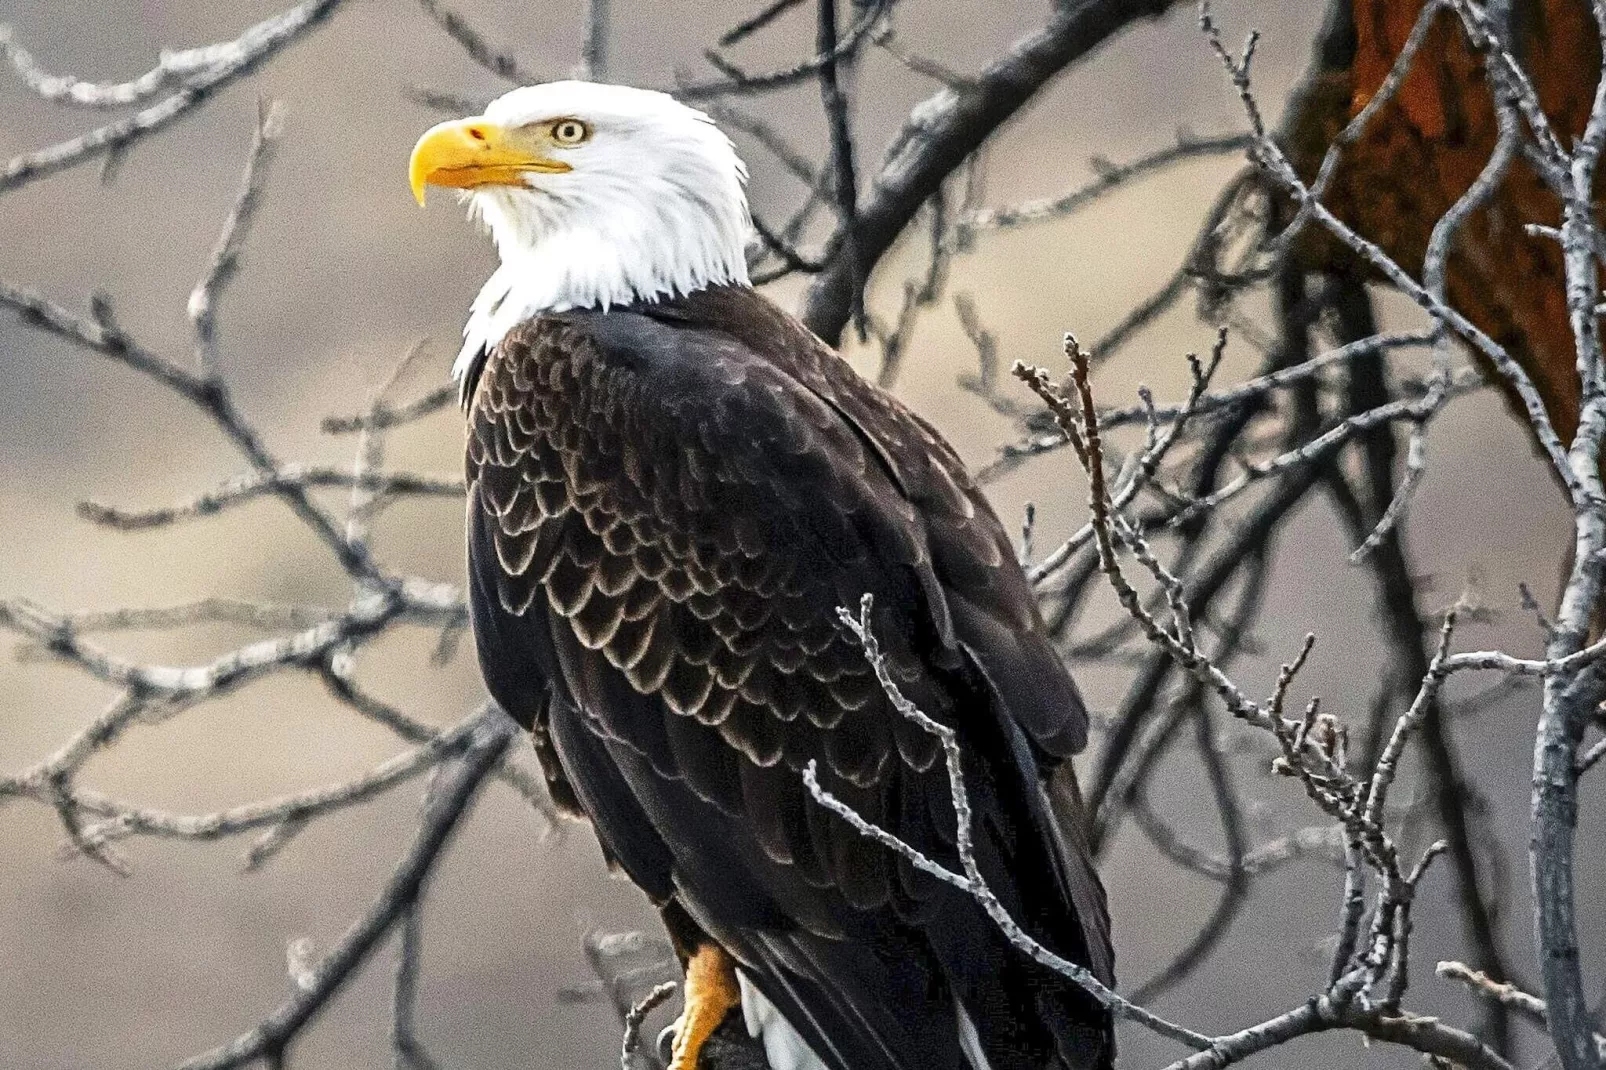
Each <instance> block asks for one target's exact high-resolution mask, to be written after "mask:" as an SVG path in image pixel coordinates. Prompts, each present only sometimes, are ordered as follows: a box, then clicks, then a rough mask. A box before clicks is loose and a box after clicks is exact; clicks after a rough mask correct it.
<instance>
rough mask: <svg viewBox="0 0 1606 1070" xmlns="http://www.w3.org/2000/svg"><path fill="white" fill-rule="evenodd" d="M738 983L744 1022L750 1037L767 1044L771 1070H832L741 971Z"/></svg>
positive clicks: (765, 1052) (765, 1049)
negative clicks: (740, 990) (740, 988)
mask: <svg viewBox="0 0 1606 1070" xmlns="http://www.w3.org/2000/svg"><path fill="white" fill-rule="evenodd" d="M736 980H737V982H738V983H739V984H740V985H741V987H742V1019H743V1020H744V1021H745V1022H746V1023H747V1035H748V1036H750V1037H756V1038H758V1039H759V1040H761V1041H763V1043H764V1057H765V1058H766V1059H767V1060H769V1064H770V1070H830V1068H829V1067H827V1066H826V1065H825V1061H824V1060H823V1059H821V1058H820V1057H819V1056H818V1055H816V1054H814V1049H813V1048H811V1047H809V1044H808V1041H806V1040H804V1039H803V1035H802V1034H801V1033H799V1032H798V1031H797V1030H796V1029H794V1028H793V1027H792V1023H791V1022H788V1021H787V1020H786V1019H785V1018H784V1017H783V1016H782V1015H781V1012H780V1010H779V1009H778V1008H777V1007H776V1006H775V1004H773V1003H771V1002H770V1001H769V1000H768V999H766V998H765V996H764V993H762V992H760V991H759V990H758V986H756V985H754V984H753V982H751V981H749V980H748V979H747V975H746V974H745V973H743V972H742V971H741V970H737V971H736Z"/></svg>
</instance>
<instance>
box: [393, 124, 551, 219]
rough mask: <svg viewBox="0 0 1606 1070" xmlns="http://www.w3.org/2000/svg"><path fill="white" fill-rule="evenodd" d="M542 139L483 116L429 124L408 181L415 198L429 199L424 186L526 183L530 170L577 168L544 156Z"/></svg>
mask: <svg viewBox="0 0 1606 1070" xmlns="http://www.w3.org/2000/svg"><path fill="white" fill-rule="evenodd" d="M538 141H539V139H538V138H536V137H532V136H531V134H530V133H528V132H527V131H524V130H520V129H513V130H509V129H507V128H505V127H501V126H497V125H496V124H495V123H492V122H487V121H486V120H485V119H483V118H472V119H453V120H451V121H450V122H445V123H440V124H438V125H436V126H432V127H430V128H429V129H428V130H427V131H425V132H424V136H423V137H421V138H419V139H418V144H416V145H414V146H413V158H412V161H411V163H410V164H409V165H408V169H407V170H408V179H409V181H410V182H411V184H412V187H413V196H414V197H416V198H417V199H418V203H419V204H423V203H424V187H425V186H449V187H451V188H453V189H474V188H475V187H476V186H522V185H524V176H525V175H526V174H529V173H531V172H535V173H538V174H548V175H558V174H563V173H564V172H565V171H572V170H574V168H573V167H571V166H569V165H568V164H566V163H564V162H562V161H561V160H553V159H550V158H548V157H546V156H543V155H541V153H540V152H539V151H537V142H538Z"/></svg>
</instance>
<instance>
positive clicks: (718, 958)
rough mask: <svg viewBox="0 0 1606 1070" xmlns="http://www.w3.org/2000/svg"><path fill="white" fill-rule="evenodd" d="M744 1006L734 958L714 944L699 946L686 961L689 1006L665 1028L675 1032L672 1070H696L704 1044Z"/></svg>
mask: <svg viewBox="0 0 1606 1070" xmlns="http://www.w3.org/2000/svg"><path fill="white" fill-rule="evenodd" d="M741 1005H742V996H741V989H740V988H739V987H738V986H737V983H736V962H735V960H734V959H732V958H731V957H730V956H729V955H728V954H726V953H725V951H724V949H723V948H721V947H719V946H717V945H715V944H704V945H702V946H701V947H699V948H698V949H697V950H696V951H695V952H693V953H692V956H691V958H690V959H688V960H687V962H686V1009H685V1010H683V1011H681V1012H680V1017H679V1018H677V1019H675V1022H674V1024H673V1025H671V1026H670V1027H669V1029H666V1030H665V1032H666V1033H667V1032H669V1031H671V1030H672V1031H673V1032H674V1040H673V1041H672V1042H671V1044H670V1054H671V1058H670V1060H669V1070H697V1058H698V1056H699V1055H701V1054H702V1050H703V1044H704V1043H705V1042H706V1041H707V1040H708V1038H709V1037H710V1036H712V1035H713V1033H714V1030H716V1029H718V1028H719V1024H720V1023H721V1022H723V1021H724V1020H725V1016H726V1015H727V1014H729V1013H730V1012H731V1011H732V1010H734V1009H735V1008H737V1007H740V1006H741ZM660 1042H661V1041H660Z"/></svg>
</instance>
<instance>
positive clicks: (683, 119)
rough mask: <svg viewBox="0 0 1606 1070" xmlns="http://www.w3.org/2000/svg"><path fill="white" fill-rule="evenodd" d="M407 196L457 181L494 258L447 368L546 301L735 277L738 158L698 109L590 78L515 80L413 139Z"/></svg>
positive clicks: (684, 287) (745, 229) (602, 300)
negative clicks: (468, 113) (474, 108)
mask: <svg viewBox="0 0 1606 1070" xmlns="http://www.w3.org/2000/svg"><path fill="white" fill-rule="evenodd" d="M409 176H410V178H411V182H412V188H413V194H414V196H416V197H417V198H418V200H419V203H420V204H422V203H423V200H424V191H425V189H426V187H428V186H445V187H449V188H453V189H458V190H461V191H463V199H464V201H465V202H466V203H467V204H468V206H469V209H470V213H471V214H472V215H474V216H476V217H477V218H479V219H480V220H481V221H482V222H483V223H484V224H485V225H486V227H487V228H488V229H489V230H490V232H491V235H492V237H493V239H494V240H495V242H496V248H497V253H498V254H499V256H500V258H501V266H500V267H499V268H498V269H497V270H496V272H495V273H494V274H493V275H492V276H491V278H490V280H489V281H488V282H487V283H486V284H485V287H484V288H483V289H482V290H481V291H480V294H479V296H478V297H477V298H476V299H475V301H474V305H473V308H472V310H471V312H470V314H469V320H468V324H467V326H465V327H464V330H463V334H464V345H463V352H462V354H461V355H460V356H459V358H458V365H457V368H456V369H455V370H456V371H458V372H459V373H461V372H462V370H463V369H464V368H466V367H467V366H468V365H469V364H470V363H471V362H472V361H473V360H474V359H475V357H476V356H477V355H478V354H479V353H481V352H484V351H487V350H488V349H489V348H490V347H492V346H494V345H495V344H496V343H497V342H499V341H501V339H502V336H503V335H504V334H506V333H507V332H508V331H509V330H510V329H512V328H513V327H514V326H515V325H516V324H518V323H520V322H522V321H524V320H526V319H529V318H530V317H531V316H536V315H540V314H542V313H544V312H558V311H564V310H567V309H574V308H599V309H603V310H606V309H607V308H609V307H610V306H612V305H621V304H629V303H631V302H635V301H654V300H658V299H660V298H665V297H674V296H677V295H680V294H686V293H691V292H692V291H695V290H699V289H702V288H704V287H706V286H713V285H720V284H733V283H734V284H740V285H745V284H746V283H747V261H746V256H745V251H746V246H747V240H748V236H749V233H750V230H751V223H750V220H749V217H748V210H747V194H746V184H747V168H746V166H745V165H744V164H743V163H742V161H741V158H740V157H739V156H737V154H736V149H735V147H734V146H733V145H732V144H731V142H730V139H729V138H727V137H726V136H725V135H724V133H722V132H721V131H720V130H719V128H718V127H716V126H715V125H714V124H713V122H712V121H711V120H710V119H709V118H708V116H706V115H704V114H703V113H702V112H700V111H697V110H696V109H694V108H690V107H687V106H686V105H685V104H682V103H681V102H680V101H678V100H675V99H674V98H673V97H671V96H669V95H668V94H665V93H659V92H654V91H652V90H647V89H635V88H632V87H630V86H622V85H603V84H600V83H596V82H575V81H569V82H548V83H545V84H542V85H533V86H526V87H524V88H522V89H515V90H513V91H512V92H511V93H507V94H505V95H504V96H502V97H499V98H497V99H496V100H495V101H493V102H492V103H491V104H490V106H489V107H487V108H486V109H485V114H483V115H477V116H472V117H470V118H466V119H454V120H451V121H449V122H444V123H440V124H439V125H437V126H434V127H432V128H431V129H430V130H428V131H427V132H425V134H424V136H423V137H421V138H420V139H419V140H418V144H417V145H416V146H414V148H413V155H412V161H411V165H410V168H409Z"/></svg>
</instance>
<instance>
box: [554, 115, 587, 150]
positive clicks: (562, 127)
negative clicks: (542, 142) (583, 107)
mask: <svg viewBox="0 0 1606 1070" xmlns="http://www.w3.org/2000/svg"><path fill="white" fill-rule="evenodd" d="M590 136H591V128H590V127H589V126H587V125H586V124H585V123H582V122H581V121H580V120H579V119H559V120H558V121H557V122H555V123H553V124H552V140H553V141H555V142H557V143H558V144H559V145H578V144H580V142H582V141H584V140H585V139H586V138H588V137H590Z"/></svg>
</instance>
